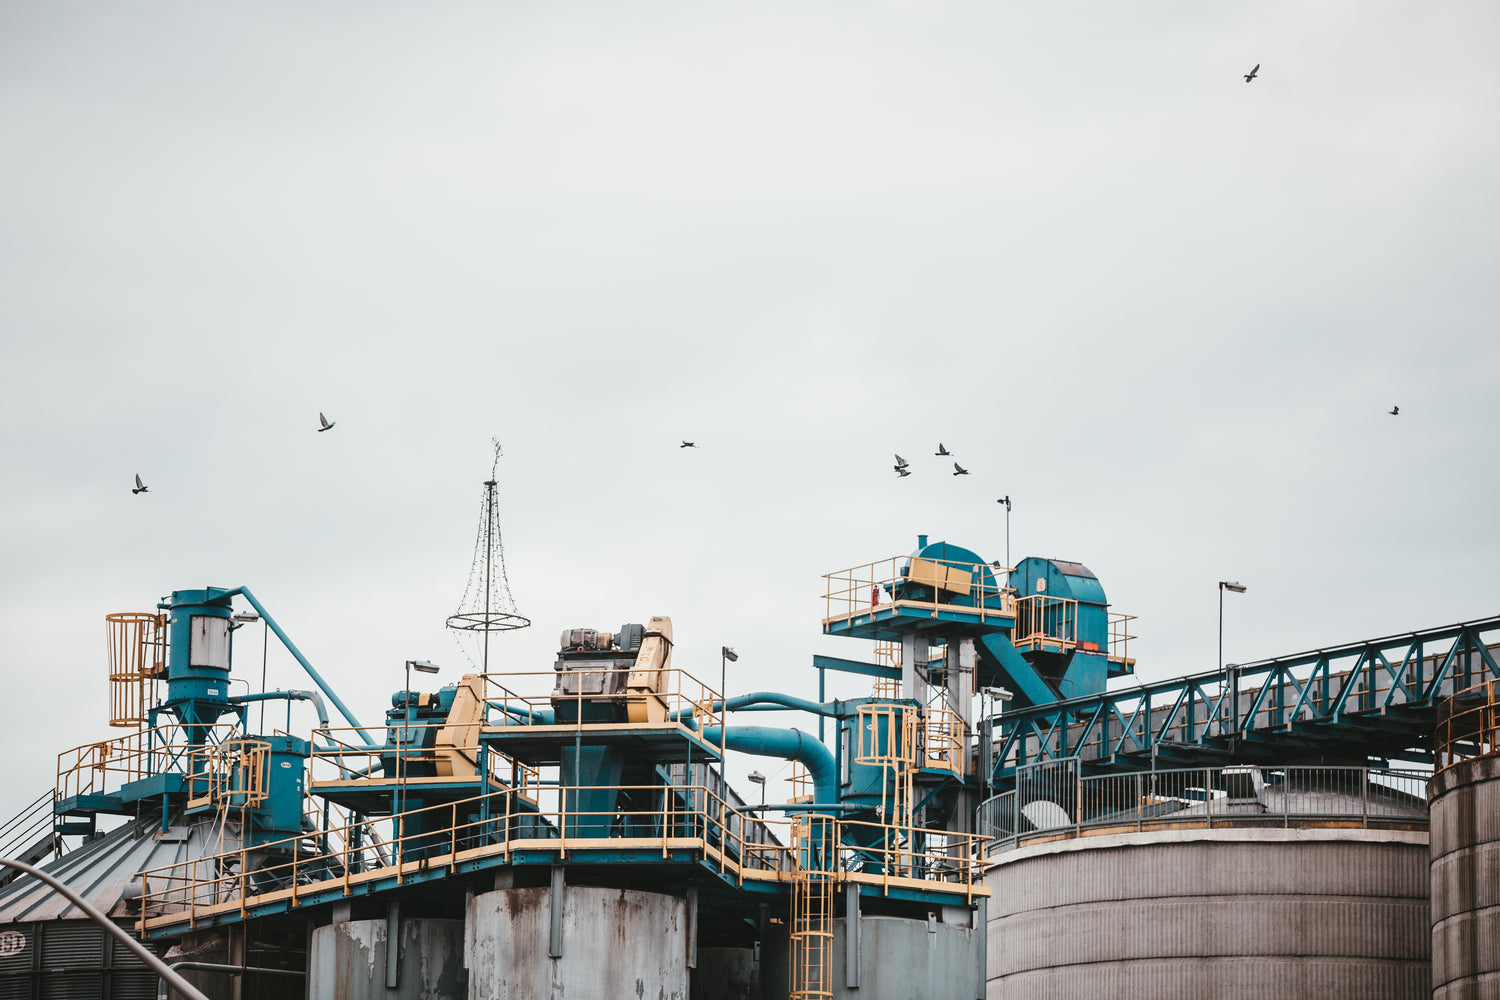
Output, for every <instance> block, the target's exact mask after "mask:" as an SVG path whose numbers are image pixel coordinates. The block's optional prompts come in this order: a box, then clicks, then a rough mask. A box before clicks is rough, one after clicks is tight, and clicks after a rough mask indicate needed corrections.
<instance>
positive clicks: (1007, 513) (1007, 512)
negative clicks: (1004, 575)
mask: <svg viewBox="0 0 1500 1000" xmlns="http://www.w3.org/2000/svg"><path fill="white" fill-rule="evenodd" d="M995 502H996V503H1003V504H1005V568H1006V570H1007V571H1009V570H1010V568H1011V567H1010V494H1009V493H1007V494H1005V498H1004V499H1002V500H996V501H995Z"/></svg>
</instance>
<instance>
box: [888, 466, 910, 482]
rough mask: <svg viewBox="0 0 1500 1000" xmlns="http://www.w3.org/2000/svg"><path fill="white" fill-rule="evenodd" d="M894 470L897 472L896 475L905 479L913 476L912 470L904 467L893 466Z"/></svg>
mask: <svg viewBox="0 0 1500 1000" xmlns="http://www.w3.org/2000/svg"><path fill="white" fill-rule="evenodd" d="M892 468H894V469H895V470H896V475H898V476H900V477H902V478H903V479H904V478H906V477H907V476H909V475H911V470H910V469H908V468H907V467H906V466H904V465H896V466H892Z"/></svg>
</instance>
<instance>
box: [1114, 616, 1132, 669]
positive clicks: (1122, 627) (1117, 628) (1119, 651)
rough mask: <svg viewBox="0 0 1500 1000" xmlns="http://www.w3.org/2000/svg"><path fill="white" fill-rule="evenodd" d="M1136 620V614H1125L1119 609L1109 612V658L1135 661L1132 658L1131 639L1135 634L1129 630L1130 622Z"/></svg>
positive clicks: (1125, 661)
mask: <svg viewBox="0 0 1500 1000" xmlns="http://www.w3.org/2000/svg"><path fill="white" fill-rule="evenodd" d="M1133 621H1135V615H1125V614H1121V613H1120V612H1118V611H1111V612H1110V613H1109V658H1110V659H1111V660H1114V661H1116V662H1118V663H1134V662H1135V660H1133V659H1131V658H1130V640H1131V639H1134V638H1135V636H1133V635H1131V634H1130V632H1129V629H1130V623H1131V622H1133Z"/></svg>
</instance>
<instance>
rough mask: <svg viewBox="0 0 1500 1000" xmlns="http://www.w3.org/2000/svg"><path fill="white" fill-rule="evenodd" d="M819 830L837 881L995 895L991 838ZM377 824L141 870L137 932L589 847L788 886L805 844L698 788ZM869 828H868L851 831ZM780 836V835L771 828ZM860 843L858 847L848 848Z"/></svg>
mask: <svg viewBox="0 0 1500 1000" xmlns="http://www.w3.org/2000/svg"><path fill="white" fill-rule="evenodd" d="M600 792H610V793H613V794H611V795H609V796H608V798H609V799H610V801H612V802H614V803H615V805H614V806H613V807H612V808H609V809H580V808H578V803H580V802H586V801H590V800H591V797H592V796H593V795H594V794H595V793H600ZM627 804H629V805H627ZM476 816H477V818H475V817H476ZM413 818H417V819H419V820H420V821H419V822H414V821H412V820H413ZM818 822H820V823H824V824H827V827H826V837H827V839H826V840H825V841H823V842H826V843H827V844H829V845H833V846H832V849H831V851H830V852H829V854H828V856H827V857H826V858H824V859H822V860H820V861H819V862H818V864H820V865H823V866H824V869H826V870H828V871H836V872H837V877H838V878H839V879H841V880H855V881H860V882H862V883H865V884H870V885H873V886H885V887H887V888H889V887H890V886H899V885H906V886H921V885H927V884H931V883H933V882H943V883H949V884H952V885H953V891H961V892H963V893H964V895H965V896H966V898H972V897H973V896H975V895H987V894H988V891H987V890H986V889H985V888H984V887H983V885H982V884H980V876H981V874H982V873H981V871H980V868H979V843H980V841H981V839H982V838H979V837H976V836H973V835H957V834H948V833H945V832H943V831H916V832H917V833H919V834H921V837H920V840H921V841H922V843H924V844H926V845H928V846H926V847H925V848H924V849H923V850H921V851H916V852H913V849H912V846H911V844H910V843H907V844H904V845H899V846H898V845H897V844H896V843H895V842H894V838H892V837H891V836H889V830H890V828H889V826H888V825H886V824H854V823H846V822H845V821H843V820H840V819H837V818H833V817H826V818H818ZM380 825H382V826H384V827H385V828H387V829H388V830H389V831H390V832H389V833H388V834H387V835H386V836H385V837H384V838H382V839H381V840H380V841H377V842H372V839H371V832H372V830H373V828H374V826H375V824H373V823H371V822H370V821H361V822H346V823H344V824H342V825H337V826H331V827H330V828H329V829H327V830H318V831H313V832H309V833H307V834H305V835H301V836H296V837H289V838H286V839H284V840H279V841H274V842H270V843H265V844H258V845H255V846H254V847H250V846H248V845H246V846H240V847H237V848H236V849H234V850H230V851H224V852H222V853H220V854H217V855H210V856H207V857H203V858H198V859H194V860H185V861H180V862H177V863H175V864H170V865H163V866H161V867H158V868H153V869H150V870H147V871H144V872H142V873H141V875H140V878H141V890H142V897H141V899H142V906H141V917H140V924H139V926H140V929H141V930H142V931H143V932H144V931H147V930H150V929H152V928H155V927H162V926H175V925H179V924H182V923H184V922H186V923H190V924H191V923H192V922H194V921H196V920H197V919H199V918H201V917H206V916H209V915H212V914H216V913H222V912H225V911H233V910H238V911H239V912H241V913H244V912H245V910H246V908H247V907H248V906H249V905H251V904H252V903H254V902H255V901H257V900H262V901H266V902H270V901H273V900H275V901H282V900H289V901H290V904H291V905H293V906H295V905H297V903H298V900H299V899H300V897H302V896H303V895H305V894H306V893H309V892H313V891H321V890H324V889H328V888H331V887H340V886H341V887H342V889H343V891H344V893H345V894H348V893H349V892H350V891H351V886H356V885H358V884H359V883H362V882H365V881H368V880H370V879H375V878H382V877H390V876H394V877H395V878H396V879H397V881H398V882H399V881H401V880H402V879H403V878H404V877H405V876H407V875H409V874H411V873H414V872H418V871H429V870H431V869H433V868H444V867H447V868H450V869H452V868H453V867H454V866H457V865H460V864H464V863H466V862H469V861H472V860H474V859H476V858H482V857H497V856H498V857H500V858H502V859H503V860H509V858H510V855H511V852H513V851H519V850H525V851H538V850H542V851H551V852H556V853H557V854H558V856H559V857H560V858H561V859H567V858H569V857H575V856H576V857H579V858H582V859H585V860H586V858H587V856H588V854H589V853H590V852H593V851H603V852H618V851H619V850H621V849H623V848H631V849H638V850H646V851H650V852H653V853H655V852H658V851H659V852H660V854H661V856H662V857H664V858H665V857H669V856H671V854H672V852H674V851H678V852H680V851H684V850H687V851H695V852H697V853H698V854H699V855H700V856H701V857H703V858H704V859H706V860H708V861H710V862H712V863H715V864H717V865H718V866H719V867H720V869H721V870H722V871H724V872H726V873H727V874H728V875H730V876H731V877H734V878H737V879H739V880H741V881H743V880H744V879H761V880H770V881H775V882H790V881H791V880H792V879H793V877H794V872H795V870H796V867H797V865H798V864H799V855H798V851H797V850H796V849H795V848H794V847H793V846H787V845H793V844H795V843H796V841H795V838H794V837H793V836H792V835H791V833H790V830H789V821H786V820H762V819H760V818H759V817H757V816H755V815H754V814H751V813H746V812H742V811H741V810H739V809H737V808H735V807H733V806H732V805H730V804H729V803H727V802H725V801H724V799H723V798H722V797H720V796H719V795H717V794H716V793H715V792H714V790H713V789H712V788H710V787H708V786H705V785H701V784H673V785H668V786H663V785H636V786H631V785H609V786H561V787H559V786H551V787H548V788H546V789H544V793H543V795H542V796H541V802H540V803H536V802H532V801H529V800H527V799H524V798H523V797H522V796H521V795H520V794H519V793H518V792H517V791H515V790H513V789H509V788H507V789H503V790H500V791H497V792H492V793H490V794H489V795H487V796H474V797H471V798H468V799H464V800H461V801H458V802H452V803H442V804H440V805H432V806H426V807H423V808H421V809H413V810H409V811H407V812H405V813H399V814H397V815H396V816H394V817H391V818H390V819H386V820H382V821H380ZM861 826H862V827H868V828H869V829H864V830H855V829H854V827H861ZM776 830H780V831H781V836H780V837H779V838H777V837H775V835H774V833H771V832H770V831H776ZM409 831H418V832H409ZM580 833H586V834H588V835H580ZM851 837H857V838H858V843H859V845H860V846H847V845H846V844H845V840H847V839H849V838H851ZM773 840H774V841H775V842H773ZM864 845H869V846H864Z"/></svg>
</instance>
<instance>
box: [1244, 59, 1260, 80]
mask: <svg viewBox="0 0 1500 1000" xmlns="http://www.w3.org/2000/svg"><path fill="white" fill-rule="evenodd" d="M1259 72H1260V63H1256V64H1255V68H1254V69H1252V70H1251V71H1250V72H1248V73H1246V74H1245V82H1246V83H1249V82H1250V81H1251V80H1254V79H1255V74H1257V73H1259Z"/></svg>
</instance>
